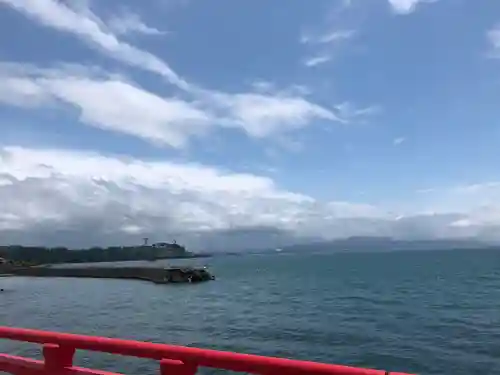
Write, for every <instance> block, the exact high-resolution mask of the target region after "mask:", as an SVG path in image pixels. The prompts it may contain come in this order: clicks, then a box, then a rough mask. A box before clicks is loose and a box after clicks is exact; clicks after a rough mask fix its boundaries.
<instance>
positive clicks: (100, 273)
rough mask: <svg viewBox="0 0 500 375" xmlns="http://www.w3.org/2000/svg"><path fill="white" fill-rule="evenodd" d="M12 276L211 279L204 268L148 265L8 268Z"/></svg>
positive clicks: (159, 281) (157, 280) (174, 280)
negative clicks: (154, 266) (153, 266)
mask: <svg viewBox="0 0 500 375" xmlns="http://www.w3.org/2000/svg"><path fill="white" fill-rule="evenodd" d="M9 274H11V275H14V276H32V277H88V278H107V279H136V280H146V281H151V282H154V283H157V284H165V283H188V282H201V281H208V280H213V279H214V277H213V276H212V275H211V274H210V273H209V272H208V271H207V270H206V269H205V268H190V267H184V268H183V267H179V268H150V267H81V268H76V267H75V268H73V267H71V268H52V267H23V268H14V269H10V270H9Z"/></svg>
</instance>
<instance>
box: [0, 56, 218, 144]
mask: <svg viewBox="0 0 500 375" xmlns="http://www.w3.org/2000/svg"><path fill="white" fill-rule="evenodd" d="M0 79H1V80H2V82H4V84H3V85H2V86H1V87H2V88H1V89H0V102H3V103H5V104H9V105H17V106H23V107H36V106H40V105H45V104H47V103H51V104H54V103H56V102H57V103H60V104H61V103H64V104H68V105H71V106H72V107H73V108H75V109H76V110H77V111H78V112H79V117H80V119H81V121H82V122H83V123H85V124H87V125H91V126H94V127H98V128H101V129H105V130H111V131H115V132H121V133H125V134H129V135H133V136H136V137H140V138H144V139H147V140H149V141H151V142H154V143H159V144H168V145H170V146H172V147H177V148H178V147H182V146H184V145H185V144H186V142H187V140H188V139H189V137H191V136H194V135H202V134H204V133H205V132H206V131H208V128H209V127H210V126H211V125H212V124H213V119H212V118H211V116H210V115H209V114H208V113H207V112H205V111H203V110H201V109H199V108H198V107H197V106H196V105H195V104H194V103H189V102H187V101H183V100H180V99H178V98H175V97H171V98H165V97H161V96H158V95H155V94H153V93H150V92H147V91H145V90H142V89H141V88H139V87H137V86H136V85H134V84H132V83H130V82H127V81H126V80H124V79H123V78H120V77H109V76H105V75H95V74H92V72H89V71H86V70H85V69H83V68H80V69H70V70H67V69H52V70H43V69H36V68H33V67H29V66H24V67H23V66H17V68H16V65H15V64H4V65H0Z"/></svg>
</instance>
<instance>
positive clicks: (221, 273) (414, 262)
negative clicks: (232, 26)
mask: <svg viewBox="0 0 500 375" xmlns="http://www.w3.org/2000/svg"><path fill="white" fill-rule="evenodd" d="M196 262H198V263H200V262H201V263H205V264H207V265H208V266H209V267H210V268H211V270H212V271H213V272H214V274H215V275H216V276H217V280H216V281H213V282H208V283H205V284H194V285H154V284H150V283H147V282H141V281H123V280H90V279H56V278H53V279H51V278H0V287H2V288H4V289H6V291H5V292H3V293H0V324H1V325H9V326H18V327H26V328H38V329H47V330H57V331H67V332H73V333H82V334H98V335H105V336H111V337H120V338H129V339H139V340H148V341H155V342H164V343H173V344H181V345H189V346H197V347H203V348H213V349H220V350H233V351H239V352H244V353H254V354H264V355H273V356H284V357H293V358H297V359H305V360H316V361H323V362H329V363H338V364H344V365H354V366H363V367H373V368H380V369H387V370H391V371H404V372H411V373H418V374H436V375H437V374H443V375H446V374H447V375H465V374H467V375H471V374H500V252H495V251H441V252H437V251H436V252H427V251H426V252H393V253H379V254H345V253H344V254H284V253H277V254H272V255H248V256H241V257H230V256H228V257H220V258H211V259H198V260H196ZM177 263H179V261H178V262H177ZM181 263H186V261H183V262H181ZM145 264H150V265H157V264H158V263H150V262H147V263H145ZM0 351H2V352H10V353H11V354H20V355H30V356H35V357H39V356H40V353H39V349H38V347H37V346H32V345H29V344H19V343H16V342H12V341H2V340H0ZM77 363H78V364H79V365H84V366H90V367H94V366H96V367H100V368H103V369H107V370H115V371H122V372H124V373H126V374H130V375H132V374H155V373H158V372H157V368H156V363H154V362H152V361H145V360H139V359H131V358H126V357H118V356H111V355H106V354H100V353H89V352H81V353H80V352H79V353H78V355H77ZM201 373H202V374H210V373H214V371H213V370H208V369H203V370H202V371H201Z"/></svg>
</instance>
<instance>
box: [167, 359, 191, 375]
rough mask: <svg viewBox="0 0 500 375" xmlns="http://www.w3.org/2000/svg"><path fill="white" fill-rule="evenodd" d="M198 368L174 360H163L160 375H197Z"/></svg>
mask: <svg viewBox="0 0 500 375" xmlns="http://www.w3.org/2000/svg"><path fill="white" fill-rule="evenodd" d="M197 371H198V366H197V365H194V364H191V363H184V362H182V361H176V360H173V359H162V360H161V361H160V375H195V374H196V372H197Z"/></svg>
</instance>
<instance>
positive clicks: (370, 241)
mask: <svg viewBox="0 0 500 375" xmlns="http://www.w3.org/2000/svg"><path fill="white" fill-rule="evenodd" d="M489 247H495V246H494V245H492V244H490V243H486V242H482V241H478V240H474V239H437V240H397V239H393V238H390V237H349V238H345V239H338V240H331V241H322V242H313V243H309V244H298V245H292V246H286V247H284V248H283V251H287V252H292V251H293V252H295V251H307V252H313V251H315V252H323V251H325V252H360V251H363V252H364V251H373V252H383V251H405V250H452V249H457V250H458V249H476V248H477V249H481V248H489ZM497 247H500V246H497Z"/></svg>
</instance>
